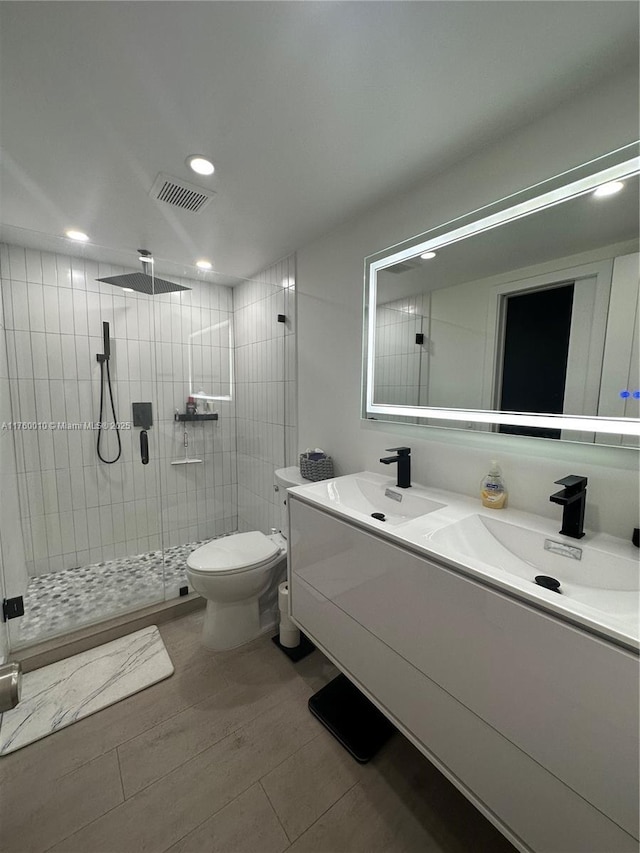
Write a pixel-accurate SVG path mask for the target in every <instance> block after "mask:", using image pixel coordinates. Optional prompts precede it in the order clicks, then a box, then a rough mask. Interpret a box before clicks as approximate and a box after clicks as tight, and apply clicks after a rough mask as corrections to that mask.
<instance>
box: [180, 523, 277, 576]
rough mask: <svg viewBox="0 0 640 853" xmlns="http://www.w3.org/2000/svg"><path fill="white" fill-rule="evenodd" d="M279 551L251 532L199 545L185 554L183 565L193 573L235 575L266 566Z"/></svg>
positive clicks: (258, 533) (272, 544) (261, 535)
mask: <svg viewBox="0 0 640 853" xmlns="http://www.w3.org/2000/svg"><path fill="white" fill-rule="evenodd" d="M279 551H280V548H279V546H278V545H276V544H275V542H273V541H272V540H271V539H269V538H268V537H267V536H265V535H264V533H260V531H259V530H252V531H251V532H249V533H234V534H233V536H223V537H222V539H214V540H213V542H208V543H207V544H206V545H201V546H200V548H196V550H195V551H192V552H191V554H189V556H188V558H187V565H188V566H189V568H190V569H195V571H197V572H225V571H227V572H237V571H240V570H241V569H248V568H251V567H255V566H259V565H261V564H262V563H266V562H268V561H269V560H271V559H272V558H273V557H275V556H276V554H278V553H279Z"/></svg>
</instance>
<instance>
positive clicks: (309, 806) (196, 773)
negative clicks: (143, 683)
mask: <svg viewBox="0 0 640 853" xmlns="http://www.w3.org/2000/svg"><path fill="white" fill-rule="evenodd" d="M201 620H202V611H199V612H197V613H193V614H190V615H189V616H185V617H182V618H180V619H176V620H174V621H173V622H169V623H166V624H165V625H162V626H161V627H160V630H161V633H162V635H163V638H164V641H165V644H166V647H167V650H168V652H169V654H170V656H171V658H172V660H173V662H174V665H175V668H176V672H175V674H174V675H173V676H172V677H171V678H169V679H167V680H166V681H163V682H161V683H159V684H156V685H154V686H152V687H149V688H148V689H147V690H144V691H143V692H142V693H138V694H136V695H135V696H131V697H129V698H128V699H125V700H123V701H122V702H119V703H118V704H117V705H113V706H112V707H110V708H106V709H105V710H103V711H100V712H99V713H97V714H94V715H93V716H91V717H88V718H86V719H84V720H81V721H80V722H78V723H76V724H75V725H73V726H70V727H69V728H67V729H64V730H62V731H60V732H57V733H56V734H53V735H51V736H50V737H47V738H45V739H44V740H41V741H39V742H37V743H34V744H32V745H30V746H27V747H25V748H24V749H21V750H18V751H17V752H15V753H13V754H11V755H8V756H5V757H3V758H0V825H1V826H2V849H3V851H4V853H41V851H49V850H50V851H55V853H63V851H65V853H71V851H77V853H142V851H146V853H163V851H170V853H283V851H290V853H365V851H366V853H374V851H380V853H382V851H384V853H413V851H415V853H418V851H420V853H514V848H513V847H512V846H511V845H510V844H509V843H508V842H507V841H506V840H505V839H504V838H503V837H502V836H501V835H500V834H499V833H498V832H497V830H495V829H494V828H493V827H492V826H491V825H490V824H489V823H488V822H487V821H486V820H485V819H484V818H483V817H482V816H481V815H480V814H479V813H478V812H477V811H476V810H475V809H474V808H473V806H471V805H470V804H469V803H468V802H467V801H466V800H465V799H464V797H463V796H462V795H461V794H459V793H458V792H457V791H456V790H455V789H454V788H453V787H452V786H451V785H450V784H449V783H448V782H447V781H446V780H445V779H444V778H443V777H442V776H441V774H440V773H438V771H437V770H435V769H434V768H433V767H432V765H431V764H430V763H429V762H428V761H427V760H426V759H424V758H423V757H422V756H421V755H420V753H418V752H417V750H415V749H414V748H413V747H412V746H411V745H410V744H409V743H408V741H407V740H405V739H404V738H403V737H402V736H401V735H399V734H396V735H394V737H393V738H392V740H391V741H390V742H389V743H388V744H387V746H386V747H385V748H384V749H383V751H382V752H381V753H380V754H379V755H378V756H377V757H376V759H374V761H372V762H371V763H370V764H368V765H364V766H362V765H358V764H357V763H356V762H354V761H353V760H352V759H351V757H350V756H349V755H348V754H347V753H346V752H344V750H343V749H342V748H341V747H340V746H339V745H338V744H337V743H336V742H335V741H334V740H333V738H332V737H331V736H330V735H329V734H328V733H327V732H326V731H325V730H324V728H323V727H322V726H321V725H320V723H318V721H317V720H316V719H315V718H314V717H313V716H312V715H311V714H310V713H309V711H308V709H307V704H306V703H307V699H308V697H309V696H310V695H311V693H313V692H315V690H317V689H318V688H319V687H321V686H322V685H323V684H325V683H326V682H327V681H328V680H330V679H331V678H332V677H333V676H334V675H335V674H336V671H335V669H334V667H333V666H332V665H331V664H330V663H328V661H327V660H326V659H325V658H324V657H323V656H322V655H321V654H320V653H319V652H317V651H316V652H314V653H313V654H312V655H311V656H310V657H309V658H307V659H306V660H304V661H302V662H301V663H299V664H297V665H295V666H294V665H292V664H291V663H290V662H289V661H288V660H287V659H286V658H285V657H284V655H282V654H281V653H280V652H279V651H278V650H277V649H276V648H275V646H274V645H273V644H272V643H271V641H270V640H269V639H268V638H266V637H263V638H260V639H259V640H256V641H255V642H253V643H251V644H249V645H247V646H244V647H243V648H241V649H238V650H234V651H231V652H222V653H215V654H213V653H210V652H206V651H205V650H204V649H202V648H201V647H200V644H199V631H200V625H201Z"/></svg>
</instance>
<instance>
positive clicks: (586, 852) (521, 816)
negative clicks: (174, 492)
mask: <svg viewBox="0 0 640 853" xmlns="http://www.w3.org/2000/svg"><path fill="white" fill-rule="evenodd" d="M295 562H296V558H295V549H294V551H293V559H292V566H293V567H294V573H293V576H292V580H291V605H292V612H293V616H294V619H295V620H296V622H298V624H299V625H300V626H301V628H302V629H303V630H304V631H305V633H306V634H308V635H309V636H310V637H311V639H312V640H313V641H314V642H315V643H316V644H317V645H318V646H319V648H320V649H322V650H323V651H324V652H325V653H326V654H327V655H328V656H329V657H330V658H331V659H332V660H333V661H334V662H335V663H336V665H337V666H338V667H339V668H340V669H342V670H343V671H344V672H345V673H346V674H347V675H348V676H349V677H350V678H351V679H352V680H353V681H354V682H355V683H356V684H357V686H358V687H359V688H360V689H361V690H362V691H363V692H364V693H365V694H366V695H368V696H369V698H370V699H372V701H374V702H375V704H376V705H377V706H378V707H379V708H380V709H381V710H382V711H383V712H384V713H385V714H386V715H387V716H388V717H389V719H390V720H392V721H393V722H394V724H395V725H396V726H397V727H398V728H399V729H400V730H401V731H402V732H403V733H404V734H406V735H407V737H409V739H410V740H411V741H412V743H414V744H415V745H416V746H417V747H418V749H420V750H421V752H423V753H424V754H425V755H426V756H427V757H428V758H429V759H430V760H431V761H432V762H433V763H434V764H435V765H436V767H438V768H439V769H440V770H441V771H442V772H443V773H444V775H445V776H447V778H448V779H450V780H451V781H452V782H453V784H455V785H456V786H457V787H458V788H459V789H460V790H461V791H462V792H463V793H464V794H465V796H467V797H468V798H469V799H470V800H471V801H472V802H473V803H474V805H475V806H476V807H477V808H478V809H479V810H480V811H481V812H482V813H483V814H484V815H485V816H486V817H487V818H488V819H489V820H490V821H491V822H492V823H494V824H495V825H496V826H497V827H498V828H499V829H500V830H501V831H502V832H503V833H504V834H505V835H506V836H507V838H509V840H510V841H511V842H512V844H514V846H515V847H517V848H518V849H520V850H522V851H526V852H527V853H528V851H535V853H558V851H560V850H561V851H562V853H603V851H605V850H606V851H607V853H632V851H633V853H637V846H638V845H637V842H636V841H635V839H633V838H632V837H631V836H630V835H628V834H627V833H626V832H624V831H623V830H622V829H620V827H618V826H617V825H616V824H615V823H613V822H612V821H610V820H608V819H607V818H606V817H605V816H604V815H603V814H601V813H600V812H599V811H598V810H597V809H595V808H593V806H591V805H589V803H587V802H586V801H585V800H584V799H583V798H582V797H580V796H578V795H577V794H576V793H575V792H574V791H572V790H571V789H570V788H569V787H567V786H566V785H564V784H563V783H562V782H561V781H560V780H558V779H556V778H555V777H554V776H553V775H552V774H551V773H549V772H547V771H546V770H545V769H544V768H543V767H541V766H540V765H539V764H538V763H537V762H535V761H533V760H532V759H531V758H529V757H528V756H527V755H526V754H525V753H524V752H523V751H522V750H520V749H518V748H517V747H516V746H515V745H514V744H512V743H511V742H510V741H509V740H507V739H506V738H505V737H503V736H502V735H500V734H499V733H498V732H496V731H495V729H493V728H492V727H491V726H488V725H487V724H486V723H485V722H483V721H482V720H481V719H480V718H479V717H478V716H477V715H475V714H473V713H472V712H471V711H469V709H468V708H465V707H464V705H462V704H461V703H460V702H458V701H457V700H455V699H454V698H453V697H452V696H450V695H448V694H447V693H446V692H445V691H444V690H442V689H441V688H440V687H439V686H438V685H437V684H435V683H434V682H433V681H431V680H430V679H429V678H427V677H426V676H425V675H424V674H423V673H421V672H420V671H419V670H417V669H416V668H415V667H414V666H412V665H411V664H410V663H409V662H408V661H406V660H405V659H404V658H402V657H401V656H400V655H398V654H397V653H396V652H394V651H393V650H392V649H390V648H389V646H387V645H386V644H385V643H383V642H382V641H381V640H379V639H378V638H377V637H375V636H373V634H371V633H370V632H368V631H367V630H366V629H365V628H363V627H362V625H359V624H358V623H357V622H355V621H354V620H353V619H352V618H351V617H350V616H348V615H347V614H346V613H344V612H343V611H342V610H340V609H339V608H338V607H336V605H335V604H333V603H332V602H331V601H329V600H328V599H326V598H325V597H324V596H322V595H321V594H320V593H319V592H318V591H317V590H315V589H313V588H312V587H311V586H309V585H308V584H307V583H305V581H303V580H301V579H300V578H299V576H297V575H296V574H295Z"/></svg>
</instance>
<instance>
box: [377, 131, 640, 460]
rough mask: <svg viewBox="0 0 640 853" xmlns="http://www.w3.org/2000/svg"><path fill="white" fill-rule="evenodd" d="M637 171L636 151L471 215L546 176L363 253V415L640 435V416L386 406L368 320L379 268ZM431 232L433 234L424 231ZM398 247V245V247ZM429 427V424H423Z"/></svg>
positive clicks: (639, 169) (639, 161) (639, 164)
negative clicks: (378, 399)
mask: <svg viewBox="0 0 640 853" xmlns="http://www.w3.org/2000/svg"><path fill="white" fill-rule="evenodd" d="M638 144H640V143H637V142H634V143H632V144H631V145H628V146H625V147H624V148H621V149H618V150H617V151H614V152H611V153H610V154H607V155H603V157H600V158H597V160H594V161H590V163H587V164H585V165H584V166H582V167H578V168H577V169H574V170H571V172H566V173H563V174H562V175H560V176H557V177H558V178H560V177H562V178H566V177H567V175H568V174H571V173H575V172H578V171H581V170H584V169H586V168H589V167H591V168H592V167H593V166H594V165H595V164H596V163H600V164H601V165H602V161H603V160H606V159H608V158H610V157H613V156H616V155H617V156H619V155H620V153H622V152H628V151H629V150H630V149H632V148H633V149H637V147H638ZM639 173H640V156H634V157H632V158H630V159H626V160H624V161H622V162H620V163H616V164H614V165H611V166H607V167H606V168H604V169H601V170H600V171H597V172H593V173H591V174H588V175H585V176H583V177H580V178H578V179H577V180H574V181H571V182H570V183H568V184H564V185H563V186H559V187H555V188H554V189H552V190H549V191H547V192H545V193H542V194H541V195H537V196H532V197H530V198H526V200H525V201H521V202H520V203H518V204H515V205H511V206H509V207H506V208H502V209H499V210H497V211H496V212H495V213H492V214H489V215H488V216H485V217H482V218H480V219H472V220H471V221H469V220H470V217H472V216H474V215H476V214H477V213H478V212H480V211H482V210H488V209H490V208H492V207H496V206H499V205H500V204H502V203H504V202H506V201H509V200H512V199H514V198H516V197H522V196H525V197H526V196H527V194H529V193H530V192H531V190H533V189H537V188H539V187H541V186H543V185H548V184H549V183H553V182H554V181H555V180H556V179H557V178H555V179H554V178H550V179H549V180H547V181H543V182H541V183H538V184H536V185H534V187H529V188H527V189H525V190H522V191H520V192H518V193H514V194H512V195H510V196H507V197H505V198H504V199H501V200H499V201H496V202H492V203H491V204H489V205H486V206H485V207H482V208H479V209H478V210H476V211H472V212H471V213H468V214H464V215H463V216H461V217H458V218H457V219H454V220H450V221H449V222H448V223H444V224H443V225H441V226H437V227H436V228H434V229H431V230H430V231H427V232H424V233H423V234H421V235H418V236H417V237H414V238H412V239H411V240H407V241H404V242H403V243H399V244H397V245H396V247H395V248H396V250H395V251H392V253H391V254H389V251H391V250H390V249H387V250H383V251H381V252H377V253H375V254H374V255H370V256H369V257H367V258H365V299H364V304H363V328H364V329H365V330H366V334H365V335H363V360H362V365H363V383H362V387H363V395H362V418H363V419H365V420H370V419H371V416H372V415H378V416H382V417H384V416H385V415H387V416H393V417H397V416H400V417H411V418H418V419H421V420H426V419H428V420H444V421H465V422H467V423H479V424H487V425H490V426H491V425H499V424H506V425H510V426H521V427H538V428H540V427H542V428H552V429H564V430H577V431H581V432H585V433H588V432H591V433H598V434H613V435H632V436H640V419H637V418H608V417H593V416H588V415H572V416H569V415H552V414H542V415H534V414H531V413H528V412H502V411H493V410H492V411H487V410H481V409H446V408H429V407H428V406H399V405H384V404H380V403H374V401H373V387H374V365H373V359H374V355H373V353H374V351H375V323H374V322H370V316H369V315H370V311H369V308H370V306H371V305H374V306H375V305H376V297H377V280H376V276H377V272H378V270H382V269H385V268H387V267H390V266H393V265H394V264H397V263H400V262H401V261H404V260H407V259H408V258H413V257H415V256H416V255H418V254H421V253H422V252H428V251H435V250H436V249H439V248H442V247H443V246H446V245H451V244H452V243H454V242H458V241H460V240H464V239H466V238H467V237H471V236H472V235H475V234H480V233H482V232H483V231H488V230H490V229H492V228H496V227H498V226H500V225H504V224H506V223H507V222H512V221H514V220H516V219H520V218H522V217H525V216H528V215H530V214H532V213H535V212H538V211H541V210H544V209H546V208H549V207H553V206H555V205H556V204H561V203H562V202H564V201H568V200H569V199H571V198H577V197H578V196H580V195H585V194H586V193H588V192H591V191H592V190H594V189H595V188H596V187H597V186H599V185H600V184H603V183H607V182H609V181H615V180H622V179H624V178H628V177H630V176H632V175H636V174H639ZM465 220H466V224H464V225H459V226H458V227H457V228H454V229H453V230H449V231H445V230H444V229H445V228H447V227H449V226H450V225H452V224H454V223H455V222H458V223H459V222H465ZM428 235H431V236H428ZM400 247H402V248H400ZM425 426H427V424H425ZM627 449H630V450H637V449H639V448H638V447H627Z"/></svg>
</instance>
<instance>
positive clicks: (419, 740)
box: [289, 494, 638, 853]
mask: <svg viewBox="0 0 640 853" xmlns="http://www.w3.org/2000/svg"><path fill="white" fill-rule="evenodd" d="M289 511H290V525H291V528H290V531H291V533H290V563H289V571H290V596H291V610H292V616H293V618H294V620H295V621H296V622H297V624H298V625H299V626H300V628H301V629H302V630H303V631H304V632H305V633H306V634H307V635H308V636H309V637H310V638H311V639H312V640H313V641H314V642H315V643H316V644H317V645H318V646H319V647H320V648H321V649H322V650H323V651H324V652H325V653H326V654H327V655H328V656H329V657H330V658H331V659H332V660H334V661H335V663H336V664H337V665H338V666H339V667H340V669H342V670H343V671H344V672H345V673H346V674H347V675H348V676H349V677H350V678H351V679H352V680H353V681H354V682H355V683H356V684H357V686H358V687H359V688H360V689H361V690H363V692H364V693H365V694H367V695H368V696H369V697H370V698H371V699H372V700H373V701H374V702H375V703H376V704H377V705H378V707H380V708H381V709H382V710H383V711H384V712H385V713H386V715H387V716H388V717H389V718H390V719H391V720H392V721H393V722H394V723H395V724H396V725H397V726H398V728H399V729H400V730H401V731H403V732H404V733H405V734H406V735H407V736H408V737H409V738H410V739H411V740H412V741H413V742H414V743H415V744H416V746H418V748H419V749H421V750H422V751H423V752H424V753H425V754H426V755H427V756H428V757H429V758H430V759H431V760H432V761H433V762H434V763H435V764H436V765H437V766H438V767H439V768H440V769H441V770H442V771H443V772H444V773H445V775H447V776H448V777H449V778H450V779H451V780H452V781H453V782H454V784H456V785H457V786H458V787H459V788H460V789H461V790H462V791H463V792H464V793H465V794H466V795H467V796H468V797H469V798H470V799H471V800H472V801H473V802H474V803H475V804H476V805H477V806H478V808H480V810H481V811H482V812H483V813H484V814H486V815H487V817H488V818H489V819H490V820H492V821H493V822H494V823H495V824H496V825H497V826H498V827H499V828H500V829H501V830H502V831H503V832H504V833H505V835H507V837H509V838H510V839H511V841H512V843H513V844H514V845H515V846H516V847H518V848H519V849H521V850H532V851H539V853H543V852H544V853H605V851H606V853H627V851H628V853H631V851H636V853H637V850H638V842H637V840H636V839H637V837H638V658H637V656H636V655H634V654H633V653H632V652H629V651H627V650H625V649H623V648H620V647H618V646H616V645H614V644H613V643H609V642H607V641H605V640H603V639H600V638H598V637H595V636H593V635H591V634H589V633H587V632H586V631H583V630H581V629H578V628H576V627H574V626H572V625H570V624H568V623H565V622H563V621H562V620H560V619H557V618H555V617H553V616H550V615H549V614H546V613H543V612H542V611H538V610H536V609H535V608H534V607H531V606H529V605H528V604H524V603H523V602H521V601H518V600H516V599H514V598H510V597H509V596H508V595H506V594H503V593H501V592H498V591H496V590H494V589H491V588H490V587H488V586H484V585H483V584H481V583H479V582H477V581H476V580H474V579H471V578H470V577H467V576H465V575H464V574H458V573H457V572H455V571H453V570H451V569H448V568H445V567H443V566H441V565H438V563H437V562H435V561H433V560H431V559H429V558H427V557H426V556H423V555H418V554H416V553H412V552H411V551H409V550H406V549H404V548H401V547H398V546H397V545H395V544H391V543H390V542H388V541H386V540H385V539H384V538H382V537H380V536H377V535H375V534H372V533H369V532H366V531H365V530H363V529H361V528H359V527H357V526H355V525H352V524H350V523H348V522H345V521H343V520H340V519H338V518H336V517H335V516H333V515H332V514H330V513H327V512H325V511H323V510H320V509H317V508H315V507H313V506H311V505H309V504H305V503H304V502H303V501H302V500H300V499H299V498H298V497H297V496H296V495H295V494H290V500H289Z"/></svg>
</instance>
